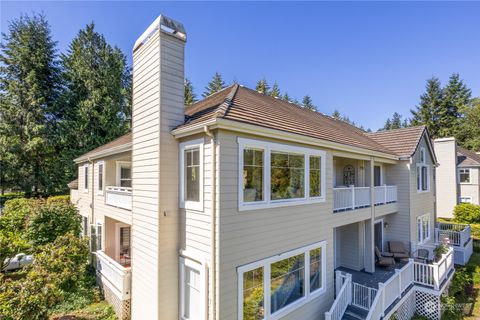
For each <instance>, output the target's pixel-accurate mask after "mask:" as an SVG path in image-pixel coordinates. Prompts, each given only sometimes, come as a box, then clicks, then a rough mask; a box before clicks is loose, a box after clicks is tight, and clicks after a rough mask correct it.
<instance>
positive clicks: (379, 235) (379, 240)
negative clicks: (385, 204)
mask: <svg viewBox="0 0 480 320" xmlns="http://www.w3.org/2000/svg"><path fill="white" fill-rule="evenodd" d="M374 233H375V246H376V247H378V249H380V251H383V221H378V222H376V223H375V227H374Z"/></svg>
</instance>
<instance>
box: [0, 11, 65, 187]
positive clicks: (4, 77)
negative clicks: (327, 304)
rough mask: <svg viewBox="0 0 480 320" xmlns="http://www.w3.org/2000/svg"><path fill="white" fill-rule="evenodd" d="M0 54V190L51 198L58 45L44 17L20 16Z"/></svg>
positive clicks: (12, 25)
mask: <svg viewBox="0 0 480 320" xmlns="http://www.w3.org/2000/svg"><path fill="white" fill-rule="evenodd" d="M2 36H3V41H2V44H1V47H0V48H1V51H2V52H1V54H0V163H1V169H0V171H1V172H0V183H1V184H2V186H1V187H0V189H2V190H5V189H6V188H13V189H17V188H19V189H21V190H23V191H25V193H26V194H27V195H30V194H31V193H32V192H33V193H34V194H38V193H44V194H46V193H47V194H48V193H50V192H55V188H56V186H55V185H52V184H51V183H50V182H49V177H50V176H52V175H53V174H54V172H52V171H51V167H50V163H51V162H52V161H53V160H52V159H53V156H54V155H55V139H54V138H53V133H54V132H55V124H56V121H57V117H58V115H59V111H58V110H57V108H56V104H55V100H56V98H57V95H58V88H59V77H58V74H59V68H58V57H57V49H56V42H55V41H53V40H52V36H51V31H50V26H49V24H48V22H47V20H46V18H45V16H44V15H42V14H33V15H32V16H28V15H22V16H21V17H20V18H19V19H15V20H13V21H11V22H10V23H9V25H8V32H7V33H6V34H2Z"/></svg>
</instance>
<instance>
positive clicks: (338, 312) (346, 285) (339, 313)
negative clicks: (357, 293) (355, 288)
mask: <svg viewBox="0 0 480 320" xmlns="http://www.w3.org/2000/svg"><path fill="white" fill-rule="evenodd" d="M336 276H337V279H340V281H337V284H340V283H342V281H343V284H342V285H341V287H340V290H339V291H338V294H337V297H336V298H335V301H334V302H333V305H332V307H331V308H330V310H329V311H327V312H325V320H340V319H342V317H343V314H344V313H345V310H347V307H348V305H349V304H350V303H351V302H352V275H351V274H347V275H346V276H344V275H342V274H341V272H340V271H337V272H336Z"/></svg>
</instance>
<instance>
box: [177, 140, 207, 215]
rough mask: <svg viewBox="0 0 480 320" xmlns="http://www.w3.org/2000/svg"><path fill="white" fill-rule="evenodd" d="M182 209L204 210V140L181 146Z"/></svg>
mask: <svg viewBox="0 0 480 320" xmlns="http://www.w3.org/2000/svg"><path fill="white" fill-rule="evenodd" d="M180 207H181V208H186V209H192V210H198V211H202V210H203V139H199V140H194V141H188V142H184V143H181V144H180Z"/></svg>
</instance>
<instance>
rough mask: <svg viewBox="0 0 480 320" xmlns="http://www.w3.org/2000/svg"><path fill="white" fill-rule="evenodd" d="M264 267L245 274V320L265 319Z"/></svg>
mask: <svg viewBox="0 0 480 320" xmlns="http://www.w3.org/2000/svg"><path fill="white" fill-rule="evenodd" d="M264 314H265V310H264V307H263V267H260V268H257V269H255V270H251V271H248V272H245V273H244V274H243V320H260V319H263V318H264Z"/></svg>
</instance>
